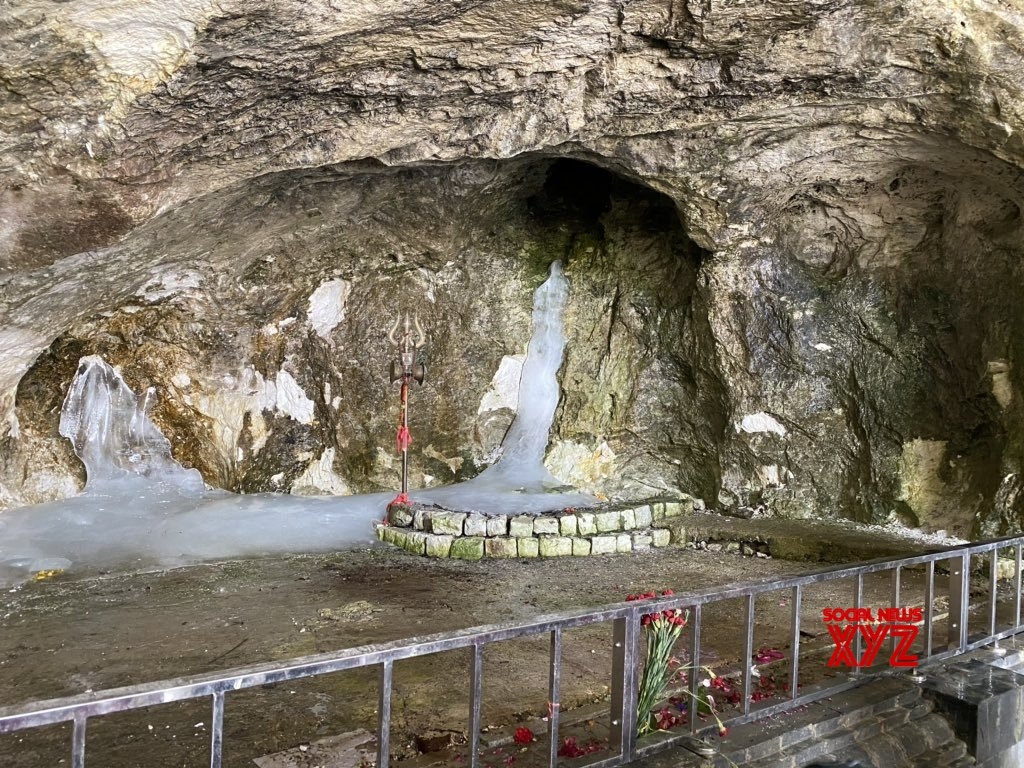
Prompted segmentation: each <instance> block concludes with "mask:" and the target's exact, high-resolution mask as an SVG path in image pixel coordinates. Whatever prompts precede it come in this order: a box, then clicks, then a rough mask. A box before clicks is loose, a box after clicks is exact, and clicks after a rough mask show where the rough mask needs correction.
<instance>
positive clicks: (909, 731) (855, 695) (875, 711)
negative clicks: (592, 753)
mask: <svg viewBox="0 0 1024 768" xmlns="http://www.w3.org/2000/svg"><path fill="white" fill-rule="evenodd" d="M717 743H718V746H719V749H720V750H721V753H720V755H718V756H717V757H716V758H714V759H712V760H710V761H705V762H701V761H700V758H698V757H696V756H694V755H692V754H691V753H689V752H686V751H685V750H682V749H679V750H668V751H667V752H666V753H664V755H655V756H652V757H650V758H647V759H645V760H642V761H639V763H638V765H639V766H641V768H669V767H670V766H671V768H698V766H699V768H710V766H712V765H713V766H715V768H718V766H719V765H721V766H727V765H730V763H731V764H733V765H738V766H744V768H802V766H805V765H807V764H808V763H811V762H813V761H815V760H835V761H838V760H859V761H860V762H861V763H862V764H863V765H865V766H884V767H885V768H917V767H918V766H920V767H921V768H943V767H944V766H953V765H957V766H959V765H961V764H962V765H964V766H967V765H972V764H973V760H972V758H970V756H969V755H968V754H967V749H966V745H964V744H963V743H962V742H961V741H959V740H958V739H957V738H956V735H955V734H954V732H953V729H952V728H951V727H950V725H949V723H948V722H947V721H946V720H945V719H944V718H943V717H941V716H940V715H939V714H937V713H936V712H935V711H934V709H933V704H932V702H931V701H928V700H926V699H924V698H923V697H922V692H921V689H920V687H919V686H918V685H917V684H915V683H913V682H911V681H909V680H906V679H901V678H879V679H875V680H872V681H870V682H867V683H865V684H864V685H863V686H860V687H859V688H856V689H854V690H852V691H847V692H844V693H840V694H837V695H836V696H834V697H832V698H831V699H826V700H823V701H820V702H816V703H815V704H811V705H809V706H808V707H804V708H801V710H800V711H797V712H792V713H789V714H785V715H779V716H777V717H774V718H771V719H769V720H765V721H759V722H756V723H751V724H748V725H744V726H737V727H736V728H734V729H733V731H732V733H730V735H729V736H728V738H726V739H725V740H722V741H719V742H717ZM964 761H969V762H964Z"/></svg>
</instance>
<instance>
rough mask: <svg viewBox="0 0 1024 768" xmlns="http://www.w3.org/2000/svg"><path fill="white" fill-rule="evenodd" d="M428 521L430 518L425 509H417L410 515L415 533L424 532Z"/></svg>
mask: <svg viewBox="0 0 1024 768" xmlns="http://www.w3.org/2000/svg"><path fill="white" fill-rule="evenodd" d="M429 519H430V517H429V515H427V511H426V510H425V509H417V510H416V511H415V512H413V513H412V527H413V528H415V529H416V530H417V531H425V530H427V520H429Z"/></svg>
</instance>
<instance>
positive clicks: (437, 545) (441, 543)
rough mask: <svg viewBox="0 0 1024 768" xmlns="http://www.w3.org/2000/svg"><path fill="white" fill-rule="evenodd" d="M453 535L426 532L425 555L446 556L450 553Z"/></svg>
mask: <svg viewBox="0 0 1024 768" xmlns="http://www.w3.org/2000/svg"><path fill="white" fill-rule="evenodd" d="M454 540H455V537H454V536H448V535H443V536H440V535H437V534H428V535H427V540H426V544H425V547H424V548H425V550H426V555H427V557H448V556H449V555H450V554H451V550H452V542H453V541H454Z"/></svg>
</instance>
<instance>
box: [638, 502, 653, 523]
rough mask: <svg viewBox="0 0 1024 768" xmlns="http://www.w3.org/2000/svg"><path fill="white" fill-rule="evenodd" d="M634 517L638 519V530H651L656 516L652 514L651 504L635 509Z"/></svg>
mask: <svg viewBox="0 0 1024 768" xmlns="http://www.w3.org/2000/svg"><path fill="white" fill-rule="evenodd" d="M633 516H634V517H636V527H637V528H650V527H651V523H652V522H654V514H653V513H652V512H651V507H650V505H649V504H644V505H643V506H642V507H637V508H636V509H634V510H633Z"/></svg>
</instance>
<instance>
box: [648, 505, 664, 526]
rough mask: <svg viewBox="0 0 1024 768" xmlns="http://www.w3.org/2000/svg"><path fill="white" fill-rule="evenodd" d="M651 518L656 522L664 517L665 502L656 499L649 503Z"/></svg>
mask: <svg viewBox="0 0 1024 768" xmlns="http://www.w3.org/2000/svg"><path fill="white" fill-rule="evenodd" d="M651 519H652V520H653V521H654V522H656V523H660V522H661V521H662V520H664V519H665V502H663V501H656V502H654V503H653V504H651Z"/></svg>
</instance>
